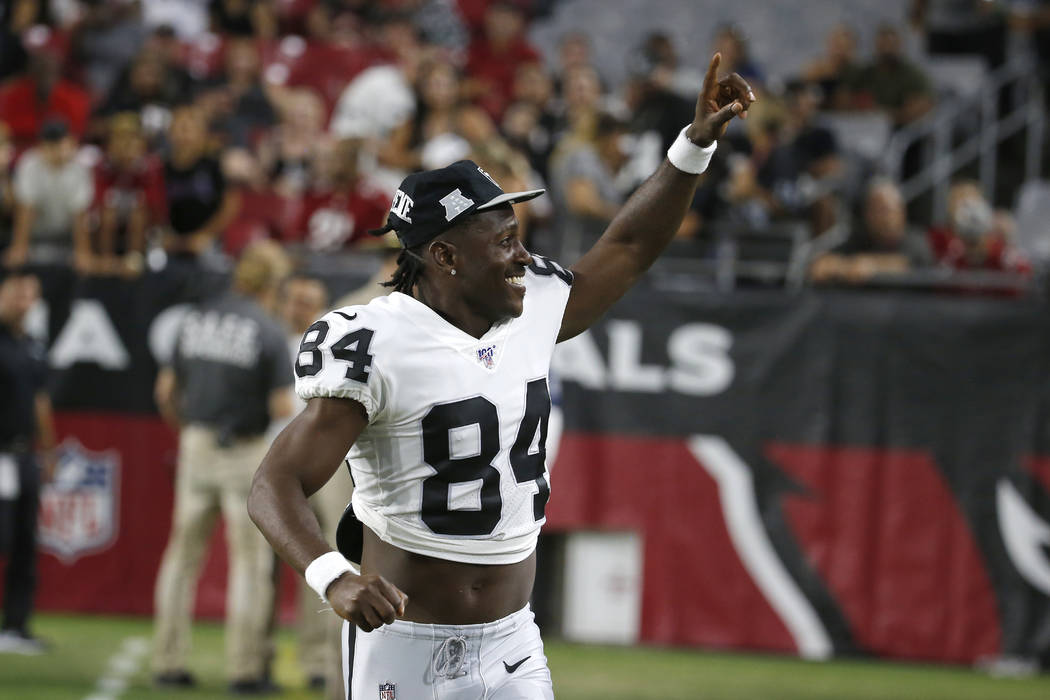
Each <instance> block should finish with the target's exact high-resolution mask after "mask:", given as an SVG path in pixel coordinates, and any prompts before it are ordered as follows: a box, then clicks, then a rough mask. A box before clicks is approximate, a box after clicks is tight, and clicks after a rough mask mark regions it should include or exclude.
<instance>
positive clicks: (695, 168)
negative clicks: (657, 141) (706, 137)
mask: <svg viewBox="0 0 1050 700" xmlns="http://www.w3.org/2000/svg"><path fill="white" fill-rule="evenodd" d="M688 128H689V127H688V126H687V127H685V129H682V131H681V132H680V133H679V134H678V138H676V139H675V140H674V143H672V144H671V147H670V148H668V149H667V160H669V161H671V165H673V166H674V167H676V168H678V169H679V170H681V171H682V172H684V173H690V174H691V175H699V174H700V173H702V172H704V171H705V170H707V164H708V163H710V162H711V156H713V155H714V154H715V149H716V148H718V141H712V142H711V145H710V146H707V147H706V148H704V147H701V146H697V145H696V144H695V143H693V142H692V141H690V140H689V138H688V137H687V136H686V135H685V132H686V129H688Z"/></svg>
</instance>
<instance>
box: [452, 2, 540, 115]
mask: <svg viewBox="0 0 1050 700" xmlns="http://www.w3.org/2000/svg"><path fill="white" fill-rule="evenodd" d="M525 19H526V17H525V10H524V9H523V8H522V7H521V2H520V0H519V2H511V1H510V0H496V2H493V3H492V4H491V5H489V7H488V9H487V10H486V11H485V26H484V31H483V32H482V34H481V36H479V37H477V38H475V39H474V41H473V42H472V43H471V45H470V50H469V53H468V56H467V69H466V73H467V75H468V76H469V77H470V80H469V81H468V83H467V88H468V90H467V91H468V93H469V96H470V97H474V98H476V99H477V101H478V104H480V105H481V106H482V107H483V108H484V109H485V111H487V112H488V113H489V114H490V115H491V116H492V118H493V119H495V120H497V121H498V120H499V119H500V117H502V115H503V110H504V109H506V107H507V104H509V102H510V100H511V97H512V95H511V91H512V90H513V88H514V75H515V73H517V70H518V66H520V65H522V64H523V63H534V62H537V61H539V60H540V55H539V53H538V52H537V51H536V49H535V48H533V47H532V46H531V45H530V44H529V43H528V41H526V40H525V36H524V29H525Z"/></svg>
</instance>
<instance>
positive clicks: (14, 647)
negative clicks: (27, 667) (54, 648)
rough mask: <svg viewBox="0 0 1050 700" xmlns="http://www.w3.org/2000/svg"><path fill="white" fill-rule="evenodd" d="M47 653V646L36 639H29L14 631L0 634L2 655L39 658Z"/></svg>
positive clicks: (0, 652)
mask: <svg viewBox="0 0 1050 700" xmlns="http://www.w3.org/2000/svg"><path fill="white" fill-rule="evenodd" d="M45 651H47V646H46V645H45V644H44V643H43V642H41V641H40V640H39V639H36V638H35V637H28V636H23V635H21V634H19V633H18V632H15V631H13V630H4V631H3V632H0V654H23V655H25V656H37V655H39V654H43V653H44V652H45Z"/></svg>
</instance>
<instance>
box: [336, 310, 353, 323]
mask: <svg viewBox="0 0 1050 700" xmlns="http://www.w3.org/2000/svg"><path fill="white" fill-rule="evenodd" d="M336 313H337V314H339V315H340V316H342V317H343V318H345V319H346V320H347V321H353V320H354V319H355V318H357V314H352V315H349V316H348V315H347V314H344V313H343V312H342V311H336Z"/></svg>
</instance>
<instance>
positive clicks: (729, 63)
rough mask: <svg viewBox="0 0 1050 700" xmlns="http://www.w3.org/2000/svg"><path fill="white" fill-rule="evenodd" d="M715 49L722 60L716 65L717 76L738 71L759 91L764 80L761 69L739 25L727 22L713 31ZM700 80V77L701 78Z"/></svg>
mask: <svg viewBox="0 0 1050 700" xmlns="http://www.w3.org/2000/svg"><path fill="white" fill-rule="evenodd" d="M714 44H715V51H716V52H718V53H721V54H722V62H721V64H719V66H718V77H720V78H721V77H724V76H727V75H729V74H730V73H739V74H740V77H741V78H743V79H744V80H746V81H747V82H748V84H749V85H750V86H751V87H752V88H754V89H755V91H759V90H761V89H762V88H763V86H764V84H765V82H766V80H765V75H764V74H763V72H762V69H761V68H759V67H758V64H756V63H755V62H754V61H753V60H751V54H750V52H749V50H748V47H747V37H746V36H745V35H744V33H743V31H742V30H741V29H740V27H737V26H735V25H731V24H727V25H725V26H723V27H721V28H719V30H718V31H717V32H716V33H715V40H714ZM701 81H702V79H701Z"/></svg>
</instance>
